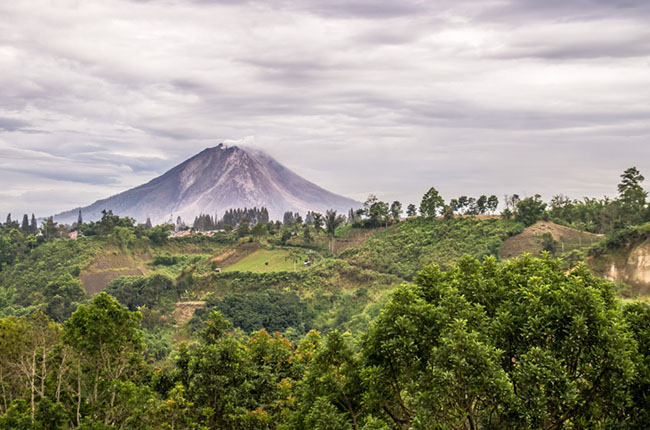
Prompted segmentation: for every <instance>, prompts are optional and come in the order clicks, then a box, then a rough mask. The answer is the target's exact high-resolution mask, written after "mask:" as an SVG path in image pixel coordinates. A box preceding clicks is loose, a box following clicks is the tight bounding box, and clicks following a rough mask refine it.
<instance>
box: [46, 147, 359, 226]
mask: <svg viewBox="0 0 650 430" xmlns="http://www.w3.org/2000/svg"><path fill="white" fill-rule="evenodd" d="M361 205H362V204H361V203H360V202H357V201H355V200H353V199H350V198H347V197H344V196H340V195H337V194H334V193H332V192H330V191H327V190H325V189H323V188H321V187H319V186H318V185H316V184H314V183H313V182H310V181H308V180H306V179H304V178H302V177H301V176H299V175H298V174H296V173H294V172H293V171H291V170H290V169H288V168H287V167H285V166H284V165H282V164H281V163H279V162H278V161H277V160H275V159H274V158H273V157H271V156H270V155H268V154H266V153H265V152H263V151H261V150H258V149H243V148H240V147H238V146H227V145H224V144H223V143H220V144H219V145H217V146H214V147H211V148H206V149H204V150H203V151H201V152H199V153H198V154H196V155H194V156H192V157H190V158H188V159H187V160H185V161H183V162H182V163H180V164H178V165H176V166H174V167H172V168H171V169H169V170H168V171H166V172H165V173H163V174H162V175H160V176H158V177H156V178H153V179H152V180H150V181H149V182H146V183H144V184H142V185H139V186H137V187H134V188H131V189H128V190H126V191H123V192H121V193H118V194H116V195H113V196H110V197H108V198H105V199H100V200H97V201H95V202H94V203H92V204H90V205H88V206H84V207H78V208H75V209H72V210H69V211H65V212H61V213H59V214H57V215H54V220H55V221H57V222H63V223H71V222H74V221H76V220H77V216H78V211H79V210H81V212H82V216H83V218H84V220H85V221H91V220H97V219H99V218H101V211H102V210H104V209H105V210H112V211H113V212H114V213H116V214H118V215H120V216H130V217H132V218H135V219H136V220H137V221H138V222H144V221H145V220H146V219H147V218H150V219H151V221H152V222H153V223H154V224H158V223H163V222H168V221H170V220H171V221H174V220H175V219H176V217H178V216H180V217H181V218H182V219H183V220H184V221H186V222H188V221H191V220H192V219H194V217H195V216H197V215H199V214H201V213H208V214H215V213H217V214H220V215H222V214H223V213H224V212H225V211H226V210H228V209H234V208H244V207H249V208H251V207H255V206H257V207H262V206H264V207H266V208H267V209H268V211H269V216H270V218H271V219H282V216H283V214H284V212H286V211H292V212H301V213H304V212H307V211H318V212H324V211H325V210H327V209H335V210H338V211H340V212H347V210H348V209H350V208H358V207H361Z"/></svg>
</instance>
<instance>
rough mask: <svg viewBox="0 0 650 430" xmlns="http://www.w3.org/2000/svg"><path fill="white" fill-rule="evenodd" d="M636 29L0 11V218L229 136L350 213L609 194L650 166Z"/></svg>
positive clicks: (107, 190) (619, 4) (117, 182)
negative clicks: (429, 199) (502, 198)
mask: <svg viewBox="0 0 650 430" xmlns="http://www.w3.org/2000/svg"><path fill="white" fill-rule="evenodd" d="M649 24H650V5H649V4H647V2H646V1H640V0H638V1H637V0H635V1H632V0H629V1H614V0H580V1H573V2H567V1H560V0H550V1H545V2H541V1H537V0H534V1H533V0H517V1H514V0H512V1H505V2H504V1H502V0H498V1H497V0H487V1H485V0H480V1H479V0H455V1H452V0H443V1H437V2H430V1H426V2H425V1H405V2H387V1H377V0H354V1H338V0H337V1H333V2H324V1H312V0H300V1H288V0H271V1H261V0H249V1H243V2H239V1H237V2H235V1H208V0H203V1H196V0H165V1H155V0H150V1H134V0H113V1H111V2H102V1H99V0H90V1H85V2H76V1H70V0H55V1H54V3H53V7H51V8H42V9H38V10H36V9H34V7H33V3H32V2H30V1H28V0H16V1H12V2H4V3H2V4H0V70H2V73H0V87H1V88H3V96H2V98H0V180H1V181H2V183H3V187H4V190H3V191H2V192H0V210H2V211H5V210H11V211H12V212H13V213H18V212H36V213H37V214H40V215H46V214H48V213H55V212H60V211H62V210H65V209H69V208H70V207H75V206H80V205H84V204H88V203H90V202H92V201H93V200H96V199H98V198H103V197H107V196H108V195H110V194H114V193H116V192H119V191H121V190H124V189H126V188H129V187H132V186H135V185H139V184H140V183H142V182H145V181H146V180H149V179H151V178H153V177H155V176H157V175H159V174H161V173H163V172H164V171H165V170H167V169H169V168H171V167H173V166H174V165H175V164H177V163H179V162H181V161H183V160H184V159H186V158H188V157H190V156H192V155H193V154H195V153H196V152H199V151H200V150H202V149H203V148H205V147H208V146H214V145H215V144H217V143H219V142H221V141H224V140H228V139H234V140H237V139H241V138H242V137H245V136H253V137H252V138H249V139H247V142H253V144H254V145H255V146H257V147H261V148H262V149H265V150H267V151H268V152H270V153H271V154H272V155H274V156H276V157H277V158H278V159H279V160H280V161H282V162H284V163H285V164H287V165H288V166H289V167H291V168H293V169H295V170H296V171H297V172H299V173H301V174H303V175H304V176H305V177H307V178H308V179H310V180H313V181H314V182H316V183H319V184H320V185H322V186H324V187H326V188H329V189H331V190H332V191H335V192H339V193H342V194H346V195H348V196H350V197H354V198H357V199H363V198H364V197H365V195H367V194H368V193H370V192H374V193H377V194H379V195H380V197H382V198H384V199H387V200H388V199H390V200H393V199H399V200H402V201H407V202H417V200H418V199H419V197H420V196H421V194H422V193H423V192H425V191H426V189H428V187H430V186H431V185H435V186H436V187H437V188H439V189H440V190H441V192H442V193H443V194H444V195H446V196H448V197H451V196H454V195H458V194H480V193H495V194H497V195H501V194H503V193H506V192H508V193H510V192H519V193H520V194H524V193H529V194H534V193H536V192H540V193H542V194H544V195H545V196H546V197H550V196H551V195H552V194H553V193H555V192H560V191H561V192H564V193H565V194H569V195H572V196H574V197H582V196H584V195H597V196H598V195H603V194H609V195H613V194H615V192H616V187H615V185H616V183H617V181H618V175H619V174H620V172H621V171H622V170H623V169H625V168H626V167H629V166H630V165H634V164H636V165H637V167H639V168H640V169H641V170H642V172H646V176H647V175H648V174H649V173H647V172H648V171H650V162H648V161H646V160H649V159H650V157H649V155H650V150H649V149H647V148H648V147H649V146H650V145H647V142H648V138H649V137H650V121H649V120H648V118H650V73H649V72H650V70H649V69H650V31H648V28H650V25H649ZM57 196H58V198H57Z"/></svg>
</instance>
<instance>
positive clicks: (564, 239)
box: [499, 221, 603, 259]
mask: <svg viewBox="0 0 650 430" xmlns="http://www.w3.org/2000/svg"><path fill="white" fill-rule="evenodd" d="M545 234H550V235H551V237H552V238H553V240H554V241H555V242H556V243H555V244H554V246H555V248H556V252H558V253H563V252H569V251H572V250H574V249H581V248H588V247H590V246H592V245H594V244H595V243H598V241H600V240H601V239H602V238H603V235H601V234H593V233H589V232H586V231H581V230H577V229H574V228H570V227H565V226H562V225H559V224H555V223H553V222H551V221H537V222H536V223H535V224H533V225H531V226H530V227H527V228H526V229H524V231H523V232H521V233H520V234H517V235H515V236H512V237H509V238H508V239H506V240H505V241H504V242H503V244H502V245H501V248H500V249H499V258H501V259H508V258H513V257H517V256H519V255H521V254H523V253H525V252H527V253H530V254H534V255H539V254H540V253H541V252H542V250H543V245H544V236H543V235H545Z"/></svg>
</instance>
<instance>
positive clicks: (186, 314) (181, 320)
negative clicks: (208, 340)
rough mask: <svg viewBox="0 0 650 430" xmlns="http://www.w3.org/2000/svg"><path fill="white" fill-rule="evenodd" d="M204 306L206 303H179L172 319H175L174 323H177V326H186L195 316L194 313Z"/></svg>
mask: <svg viewBox="0 0 650 430" xmlns="http://www.w3.org/2000/svg"><path fill="white" fill-rule="evenodd" d="M204 306H205V302H202V301H195V302H178V303H176V308H175V309H174V312H173V314H172V317H173V318H174V321H176V325H177V326H179V325H181V324H185V323H186V322H188V321H189V320H190V319H191V318H192V317H193V316H194V312H195V311H196V310H197V309H200V308H202V307H204Z"/></svg>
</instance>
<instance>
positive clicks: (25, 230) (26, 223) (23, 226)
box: [20, 214, 29, 234]
mask: <svg viewBox="0 0 650 430" xmlns="http://www.w3.org/2000/svg"><path fill="white" fill-rule="evenodd" d="M20 230H21V231H22V232H23V233H24V234H29V217H28V216H27V214H25V215H23V222H22V224H21V225H20Z"/></svg>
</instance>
